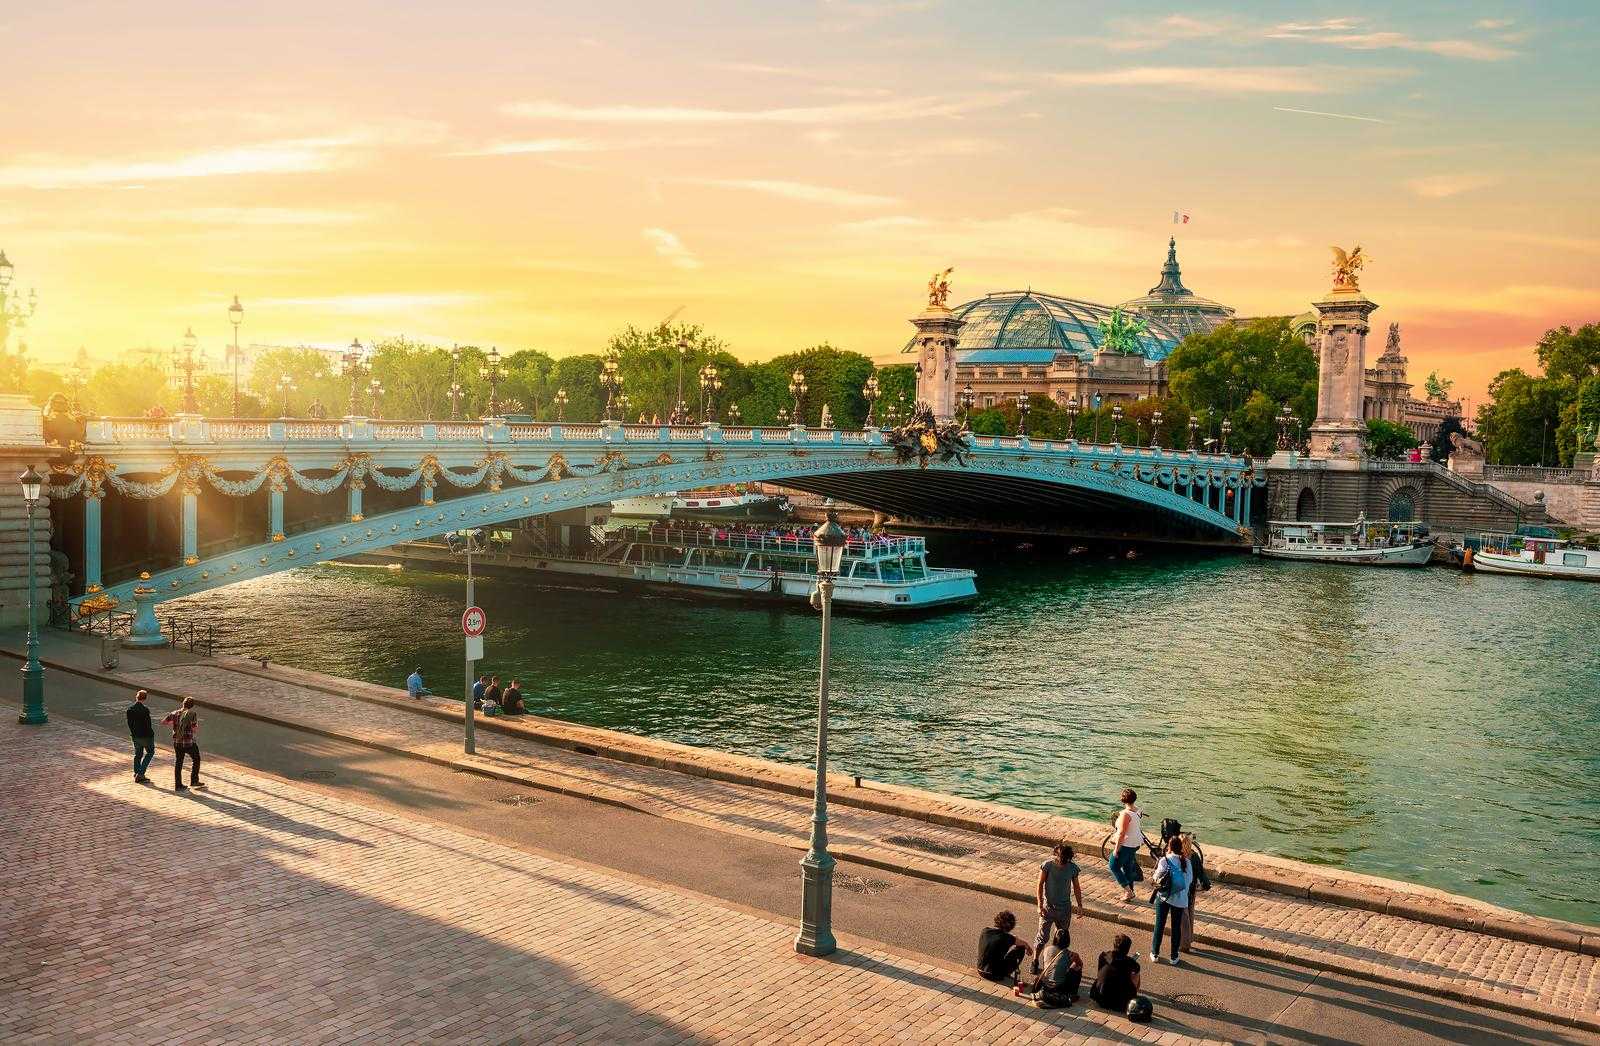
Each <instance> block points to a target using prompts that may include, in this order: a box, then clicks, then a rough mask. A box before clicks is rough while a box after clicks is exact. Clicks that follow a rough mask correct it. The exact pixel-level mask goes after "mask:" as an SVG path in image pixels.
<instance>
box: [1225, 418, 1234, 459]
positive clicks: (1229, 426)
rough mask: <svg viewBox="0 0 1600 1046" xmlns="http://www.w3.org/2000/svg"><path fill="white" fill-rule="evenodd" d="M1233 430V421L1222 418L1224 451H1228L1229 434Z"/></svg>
mask: <svg viewBox="0 0 1600 1046" xmlns="http://www.w3.org/2000/svg"><path fill="white" fill-rule="evenodd" d="M1232 432H1233V422H1231V421H1229V420H1228V419H1227V418H1223V419H1222V453H1224V454H1226V453H1228V435H1229V434H1230V433H1232Z"/></svg>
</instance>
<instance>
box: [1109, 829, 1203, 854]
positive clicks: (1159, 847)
mask: <svg viewBox="0 0 1600 1046" xmlns="http://www.w3.org/2000/svg"><path fill="white" fill-rule="evenodd" d="M1163 824H1165V822H1163ZM1176 834H1177V835H1180V836H1182V837H1183V840H1184V842H1186V843H1188V844H1189V852H1190V853H1192V854H1194V855H1195V856H1196V857H1199V858H1200V860H1201V862H1202V863H1203V862H1204V861H1205V859H1206V853H1205V851H1204V850H1202V849H1201V848H1200V841H1199V839H1197V838H1196V837H1195V834H1194V833H1193V832H1185V831H1184V830H1183V826H1182V825H1178V831H1177V833H1176ZM1139 838H1140V840H1141V841H1142V842H1143V843H1144V848H1145V850H1146V851H1147V852H1148V853H1149V854H1150V859H1151V860H1152V861H1159V860H1161V855H1162V854H1164V853H1166V849H1165V848H1164V847H1163V844H1162V843H1153V842H1151V841H1150V837H1149V836H1148V835H1145V834H1144V831H1143V830H1142V829H1141V830H1140V832H1139ZM1167 838H1171V836H1170V835H1169V836H1168V837H1167ZM1116 841H1117V829H1116V827H1115V826H1114V825H1113V827H1112V829H1111V830H1110V831H1109V832H1107V833H1106V835H1105V838H1104V839H1102V840H1100V857H1101V859H1102V860H1110V859H1111V855H1112V853H1114V852H1115V851H1116V845H1115V844H1116Z"/></svg>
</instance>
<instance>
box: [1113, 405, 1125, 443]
mask: <svg viewBox="0 0 1600 1046" xmlns="http://www.w3.org/2000/svg"><path fill="white" fill-rule="evenodd" d="M1111 442H1113V443H1115V444H1117V445H1118V446H1121V444H1122V404H1120V403H1118V404H1115V405H1114V406H1112V408H1111Z"/></svg>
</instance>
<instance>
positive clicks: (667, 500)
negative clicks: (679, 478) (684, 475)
mask: <svg viewBox="0 0 1600 1046" xmlns="http://www.w3.org/2000/svg"><path fill="white" fill-rule="evenodd" d="M677 496H678V495H676V494H651V495H649V496H647V497H642V498H618V499H617V500H616V501H613V502H612V503H611V514H612V515H613V516H625V517H627V518H628V519H666V518H667V517H668V516H670V515H672V502H673V501H674V500H675V499H676V498H677Z"/></svg>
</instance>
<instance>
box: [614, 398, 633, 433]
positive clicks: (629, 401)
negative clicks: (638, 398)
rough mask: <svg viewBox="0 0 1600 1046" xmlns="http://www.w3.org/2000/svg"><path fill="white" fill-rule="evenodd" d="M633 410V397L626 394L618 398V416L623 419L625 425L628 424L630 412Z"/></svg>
mask: <svg viewBox="0 0 1600 1046" xmlns="http://www.w3.org/2000/svg"><path fill="white" fill-rule="evenodd" d="M632 409H633V398H632V397H631V396H629V395H628V394H627V393H626V392H624V393H623V394H622V395H620V396H618V397H617V414H618V416H620V417H621V419H622V423H623V424H624V425H626V424H627V423H628V411H630V410H632Z"/></svg>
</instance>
